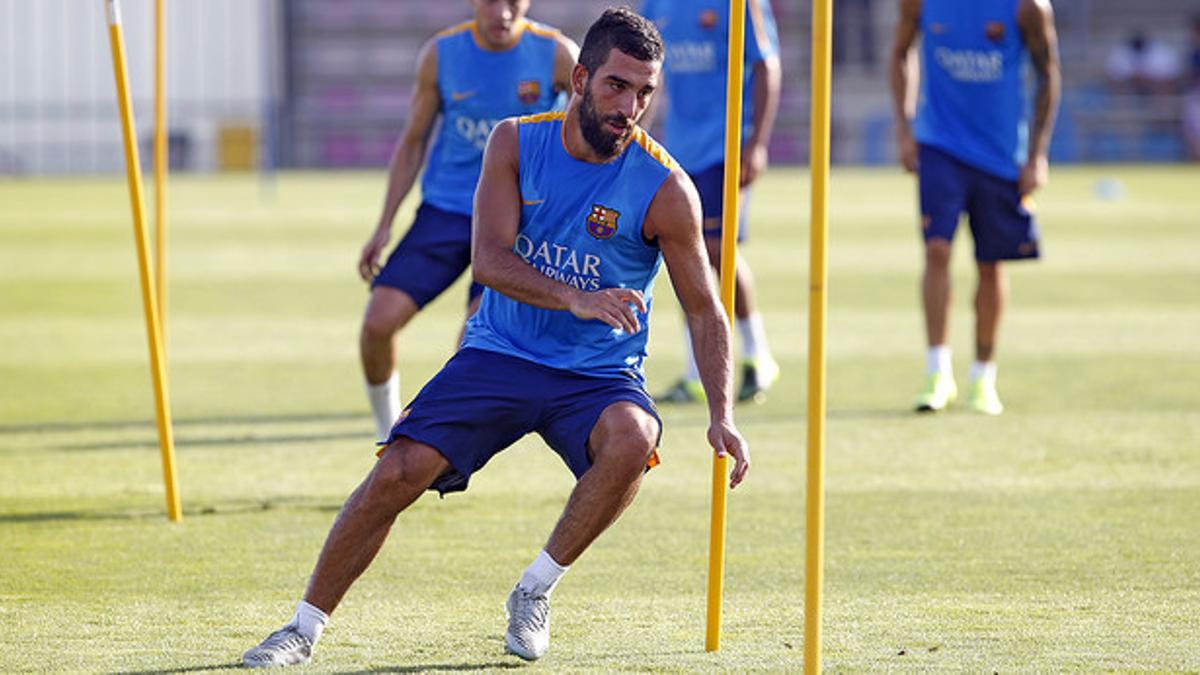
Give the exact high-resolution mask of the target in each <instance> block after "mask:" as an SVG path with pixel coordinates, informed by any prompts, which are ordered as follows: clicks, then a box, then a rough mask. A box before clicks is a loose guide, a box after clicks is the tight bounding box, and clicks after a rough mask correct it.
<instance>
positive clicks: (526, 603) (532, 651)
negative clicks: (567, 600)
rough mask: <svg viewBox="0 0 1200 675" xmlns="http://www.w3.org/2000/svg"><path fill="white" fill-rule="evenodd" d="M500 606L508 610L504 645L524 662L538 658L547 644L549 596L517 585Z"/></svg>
mask: <svg viewBox="0 0 1200 675" xmlns="http://www.w3.org/2000/svg"><path fill="white" fill-rule="evenodd" d="M504 607H505V609H507V610H508V631H506V632H505V633H504V646H505V647H507V648H508V651H509V652H511V653H513V654H516V655H517V656H519V657H521V658H523V659H525V660H526V661H536V660H538V659H540V658H542V655H543V654H545V653H546V650H547V649H548V648H549V647H550V599H549V598H547V597H546V596H544V595H534V594H532V593H530V592H529V591H526V590H525V589H523V588H521V587H520V586H517V587H514V588H513V590H512V593H509V594H508V602H506V603H504Z"/></svg>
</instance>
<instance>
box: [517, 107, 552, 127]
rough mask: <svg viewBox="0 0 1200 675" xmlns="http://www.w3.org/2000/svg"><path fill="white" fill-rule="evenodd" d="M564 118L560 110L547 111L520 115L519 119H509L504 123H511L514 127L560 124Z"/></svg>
mask: <svg viewBox="0 0 1200 675" xmlns="http://www.w3.org/2000/svg"><path fill="white" fill-rule="evenodd" d="M565 118H566V113H565V112H563V111H561V110H549V111H547V112H540V113H535V114H533V115H521V116H520V117H510V118H508V119H507V120H504V121H505V122H512V123H513V125H514V127H515V126H517V125H528V124H549V123H553V122H561V121H562V120H563V119H565Z"/></svg>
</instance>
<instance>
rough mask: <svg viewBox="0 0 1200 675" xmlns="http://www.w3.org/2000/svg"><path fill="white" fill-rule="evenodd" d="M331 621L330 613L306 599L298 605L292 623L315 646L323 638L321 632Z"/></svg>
mask: <svg viewBox="0 0 1200 675" xmlns="http://www.w3.org/2000/svg"><path fill="white" fill-rule="evenodd" d="M327 623H329V615H328V614H326V613H325V612H322V611H321V610H320V609H319V608H318V607H317V606H316V605H310V604H308V603H307V602H305V601H304V600H301V601H300V604H298V605H296V613H295V614H294V615H292V623H291V625H293V626H295V627H296V631H297V632H298V633H300V634H301V635H303V636H304V637H306V638H308V640H309V642H312V643H313V645H314V646H315V645H316V644H317V640H320V639H321V633H322V632H324V630H325V624H327Z"/></svg>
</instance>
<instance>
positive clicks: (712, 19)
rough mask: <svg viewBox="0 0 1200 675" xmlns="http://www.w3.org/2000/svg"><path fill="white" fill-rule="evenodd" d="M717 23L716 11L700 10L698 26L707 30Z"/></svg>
mask: <svg viewBox="0 0 1200 675" xmlns="http://www.w3.org/2000/svg"><path fill="white" fill-rule="evenodd" d="M716 25H717V13H716V12H715V11H713V10H711V9H706V10H704V11H702V12H700V27H701V28H703V29H704V30H709V29H710V28H712V27H713V26H716Z"/></svg>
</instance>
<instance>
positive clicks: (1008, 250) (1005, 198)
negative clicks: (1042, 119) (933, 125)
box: [918, 145, 1040, 262]
mask: <svg viewBox="0 0 1200 675" xmlns="http://www.w3.org/2000/svg"><path fill="white" fill-rule="evenodd" d="M918 152H919V155H918V162H919V164H920V170H919V176H920V178H919V180H918V182H919V184H920V192H921V229H922V231H923V233H924V235H925V241H929V240H930V239H935V238H936V239H945V240H946V241H954V231H955V230H956V229H957V228H958V219H959V215H961V214H962V212H963V211H966V212H967V215H968V216H969V218H970V223H971V236H973V237H974V238H975V259H976V260H977V261H979V262H995V261H997V260H1019V259H1022V258H1037V257H1038V256H1039V251H1038V239H1039V238H1040V237H1039V235H1038V227H1037V222H1036V221H1035V220H1034V218H1033V214H1032V213H1031V212H1030V211H1029V208H1028V205H1027V203H1026V201H1025V200H1022V199H1021V195H1020V194H1018V192H1017V182H1016V181H1010V180H1005V179H1003V178H999V177H997V176H994V175H992V174H990V173H987V172H985V171H980V170H979V169H976V168H974V167H971V166H967V165H966V164H964V163H962V162H960V161H958V160H957V159H955V158H953V157H951V156H950V155H948V154H946V153H944V152H942V151H941V150H938V149H937V148H934V147H931V146H928V145H922V146H921V147H920V148H919V150H918Z"/></svg>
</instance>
